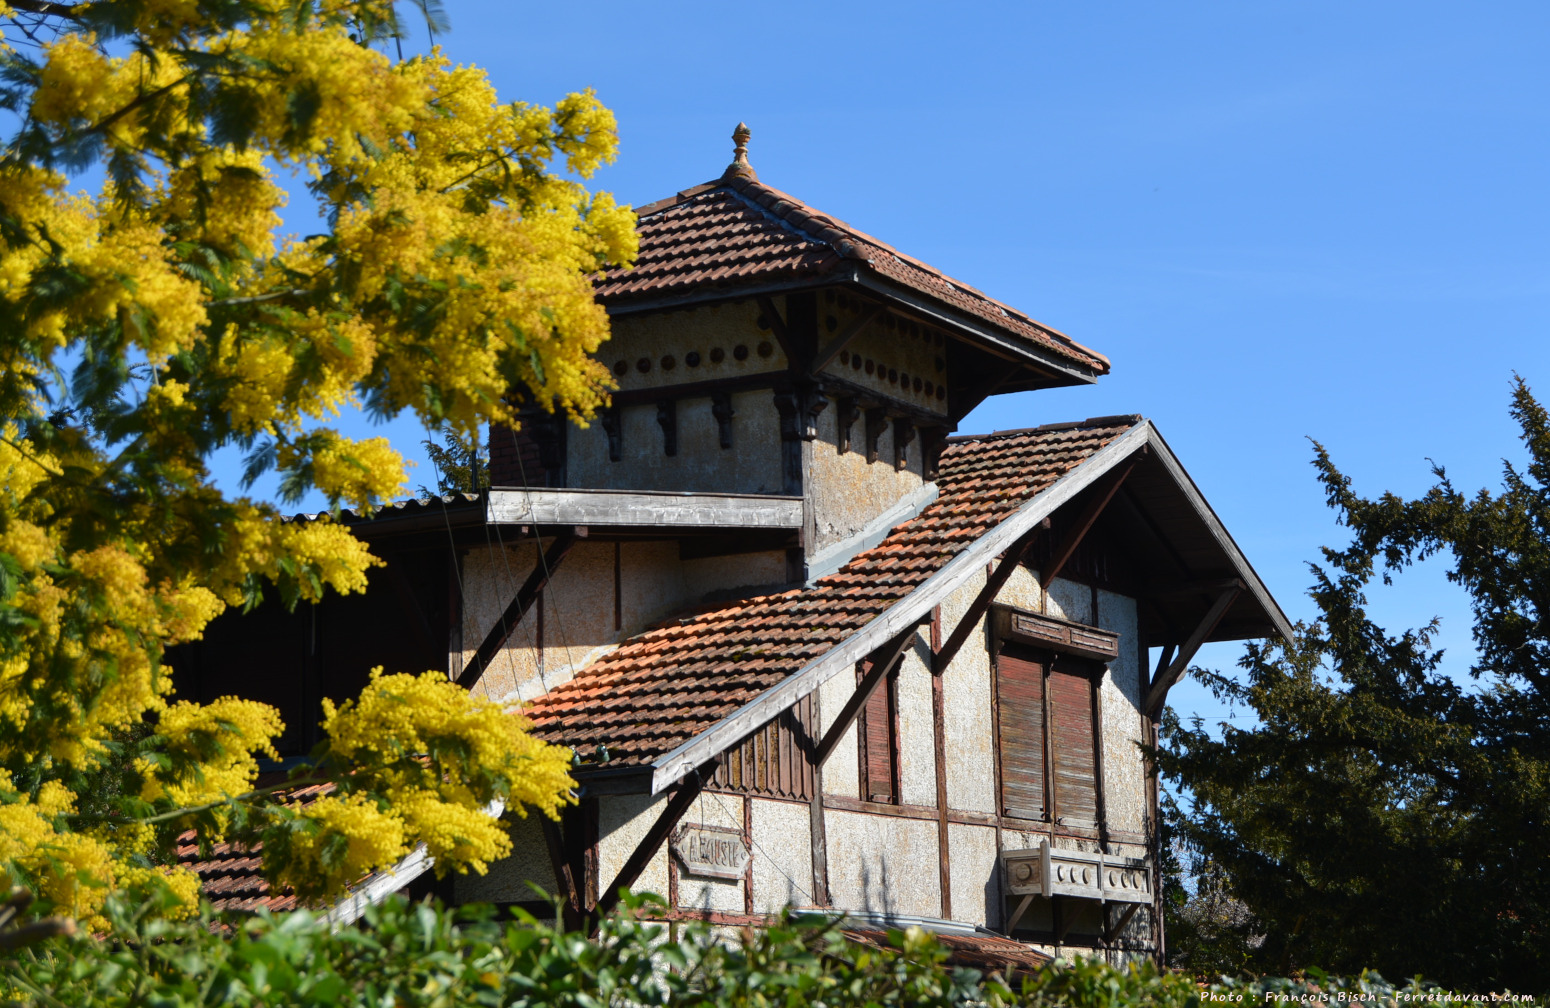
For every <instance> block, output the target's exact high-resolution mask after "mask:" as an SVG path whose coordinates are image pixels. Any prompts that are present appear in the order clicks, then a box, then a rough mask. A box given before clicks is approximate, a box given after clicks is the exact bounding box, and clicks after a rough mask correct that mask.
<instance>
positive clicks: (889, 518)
mask: <svg viewBox="0 0 1550 1008" xmlns="http://www.w3.org/2000/svg"><path fill="white" fill-rule="evenodd" d="M938 493H939V491H938V489H937V485H936V484H935V483H927V484H925V485H924V486H922V487H921V488H920V489H919V490H916V491H915V492H914V493H912V494H910V495H909V496H908V497H906V498H904V499H903V500H901V501H899V503H897V504H895V505H894V506H893V507H891V508H889V509H888V510H887V511H884V512H883V513H882V514H880V515H878V516H877V517H876V518H873V519H872V520H871V521H869V522H867V524H866V527H865V528H863V529H862V530H861V531H860V532H857V533H856V534H855V535H852V536H850V537H848V538H846V539H842V540H840V541H839V542H837V543H835V544H834V545H832V546H829V547H827V548H825V549H823V550H820V551H819V552H817V553H815V554H813V556H812V558H811V559H810V560H808V561H807V585H808V587H809V588H811V587H812V586H813V583H814V582H815V581H817V580H818V579H819V578H822V577H828V576H829V575H830V574H833V573H834V572H835V571H837V570H839V569H840V568H841V567H843V566H845V565H846V564H847V563H849V562H850V558H851V557H853V556H855V555H856V554H857V553H860V552H861V551H862V550H869V549H871V548H872V547H873V546H876V545H877V544H878V543H880V542H882V541H883V540H884V539H886V538H888V533H890V532H892V531H893V530H894V529H895V528H896V527H898V526H899V525H902V524H904V523H905V522H907V521H909V520H910V519H912V518H915V517H917V516H919V514H920V513H921V512H922V511H924V510H925V509H926V508H927V506H929V505H930V504H931V502H932V501H934V500H936V498H937V494H938Z"/></svg>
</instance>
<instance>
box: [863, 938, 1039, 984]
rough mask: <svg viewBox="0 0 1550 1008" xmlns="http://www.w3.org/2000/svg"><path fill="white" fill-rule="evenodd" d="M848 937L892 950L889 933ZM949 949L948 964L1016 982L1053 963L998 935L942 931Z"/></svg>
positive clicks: (945, 946)
mask: <svg viewBox="0 0 1550 1008" xmlns="http://www.w3.org/2000/svg"><path fill="white" fill-rule="evenodd" d="M845 937H847V938H849V939H850V940H851V941H854V942H858V943H860V944H862V945H870V946H872V947H873V948H879V949H887V948H892V947H893V946H891V945H890V944H889V943H888V932H887V931H878V930H875V929H872V928H846V929H845ZM935 938H936V940H937V941H938V942H940V943H941V945H942V947H943V948H945V949H947V950H948V953H949V955H948V957H947V961H948V963H949V964H950V965H954V966H971V967H973V968H974V969H977V970H980V971H981V972H983V973H989V972H991V971H993V970H994V971H998V972H1000V973H1001V974H1002V976H1004V977H1006V978H1007V979H1009V980H1011V979H1015V978H1016V977H1019V976H1022V975H1023V974H1025V973H1037V972H1038V971H1039V970H1041V969H1043V968H1044V967H1045V966H1048V965H1049V964H1050V963H1052V962H1054V959H1053V957H1051V956H1047V955H1045V954H1044V953H1043V952H1039V951H1036V950H1034V949H1032V948H1029V947H1028V946H1027V945H1024V944H1023V943H1022V942H1020V941H1014V940H1013V939H1011V938H1001V937H997V936H996V935H982V934H974V935H968V934H954V933H953V932H943V933H941V934H937V935H936V936H935Z"/></svg>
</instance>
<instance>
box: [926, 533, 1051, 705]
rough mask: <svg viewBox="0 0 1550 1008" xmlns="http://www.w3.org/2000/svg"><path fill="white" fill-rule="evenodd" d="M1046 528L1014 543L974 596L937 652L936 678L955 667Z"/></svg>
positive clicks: (935, 656)
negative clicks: (956, 659) (960, 651)
mask: <svg viewBox="0 0 1550 1008" xmlns="http://www.w3.org/2000/svg"><path fill="white" fill-rule="evenodd" d="M1045 528H1046V524H1045V523H1042V522H1041V523H1040V524H1038V525H1035V526H1034V527H1033V528H1032V529H1029V530H1028V533H1027V534H1026V535H1024V536H1023V537H1022V538H1021V539H1019V540H1017V542H1015V543H1013V544H1012V548H1011V549H1009V550H1007V551H1006V553H1005V554H1004V555H1003V556H1002V557H1001V563H1000V565H999V566H998V567H996V569H995V571H994V572H992V573H991V575H990V577H988V578H986V579H985V587H983V588H981V589H980V593H979V594H978V595H976V596H974V601H973V602H970V603H969V608H968V611H966V612H965V613H964V614H963V618H962V619H960V620H959V621H958V625H957V626H955V627H954V628H953V632H952V636H950V637H948V638H947V640H946V641H944V642H943V643H942V646H941V647H940V648H938V649H937V652H936V654H935V655H933V656H932V658H931V672H932V674H933V675H941V674H942V673H943V672H944V671H945V670H946V669H947V666H948V665H949V664H951V663H952V660H953V655H955V654H957V653H958V649H959V648H961V647H963V645H964V642H965V641H967V640H968V639H969V635H970V634H972V633H973V632H974V631H975V630H977V629H979V626H980V619H981V617H983V616H984V615H985V610H986V609H988V608H990V603H992V602H994V601H995V600H996V596H997V595H999V594H1001V589H1002V588H1003V587H1005V585H1006V582H1007V580H1008V579H1009V578H1011V576H1012V574H1013V572H1014V571H1016V570H1017V565H1018V564H1020V563H1022V560H1023V554H1025V553H1027V552H1028V547H1030V546H1032V545H1033V542H1034V540H1035V539H1037V538H1038V536H1039V534H1040V533H1042V532H1043V531H1044V530H1045Z"/></svg>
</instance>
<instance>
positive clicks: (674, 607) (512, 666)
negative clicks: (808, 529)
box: [462, 539, 785, 702]
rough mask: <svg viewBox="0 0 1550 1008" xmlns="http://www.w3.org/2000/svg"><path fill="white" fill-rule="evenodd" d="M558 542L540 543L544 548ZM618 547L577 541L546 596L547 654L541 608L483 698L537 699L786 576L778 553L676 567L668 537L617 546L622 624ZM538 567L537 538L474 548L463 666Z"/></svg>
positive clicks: (515, 637) (482, 688)
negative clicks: (650, 632)
mask: <svg viewBox="0 0 1550 1008" xmlns="http://www.w3.org/2000/svg"><path fill="white" fill-rule="evenodd" d="M552 542H553V540H550V539H545V540H544V541H543V543H542V544H541V545H542V547H543V548H544V549H548V548H549V546H550V545H551V544H552ZM614 549H615V544H614V543H611V542H581V543H578V544H577V545H576V546H575V548H573V549H572V550H571V551H570V553H569V554H568V555H567V556H566V557H565V559H564V561H563V562H562V563H561V564H560V566H559V568H558V570H556V571H555V572H554V577H553V578H552V579H551V580H550V582H549V585H548V587H547V588H545V589H544V592H543V597H542V606H543V623H544V635H543V648H542V649H541V650H540V649H539V648H538V646H537V644H538V622H539V616H538V610H539V606H537V605H535V606H533V608H532V609H530V610H529V611H528V612H527V614H526V615H525V616H523V618H522V621H521V622H520V623H519V624H517V626H516V628H515V629H514V630H513V631H512V634H511V636H510V637H509V638H508V639H507V642H506V646H505V648H504V649H503V650H502V651H501V652H500V653H499V654H498V655H497V656H496V658H495V660H494V661H493V662H491V664H490V668H489V670H488V671H487V672H486V673H485V674H484V676H483V677H482V678H481V679H480V681H479V684H478V685H477V686H476V687H475V689H476V690H477V691H478V692H481V693H483V694H485V695H487V696H489V697H491V698H493V699H496V700H502V701H508V702H509V701H511V700H515V699H523V700H527V699H531V698H533V697H535V696H538V695H539V694H541V693H542V692H544V691H545V690H548V689H553V688H554V687H555V686H558V685H559V684H560V683H563V682H566V681H567V680H569V679H570V678H571V676H572V675H574V673H575V670H576V669H578V668H581V667H584V666H585V665H586V664H587V663H588V662H590V661H592V660H594V659H595V658H596V657H597V655H598V653H599V651H600V650H601V649H603V648H606V647H608V646H611V645H613V644H616V643H618V642H619V641H620V640H623V639H624V638H626V637H629V636H631V635H632V634H636V633H639V632H640V631H641V630H642V629H643V628H644V627H646V626H648V625H650V624H652V623H655V622H657V621H658V620H661V619H663V618H665V617H667V616H669V615H670V614H672V613H674V612H677V611H679V610H681V609H683V608H684V607H685V606H689V605H694V604H696V603H698V602H700V601H701V600H702V599H703V598H704V597H705V596H706V595H708V594H710V593H712V592H719V591H728V590H732V589H734V588H737V587H740V586H742V585H745V584H754V585H769V584H775V583H779V582H780V581H782V580H784V576H785V555H784V554H783V553H779V552H764V553H757V554H745V555H739V556H734V557H715V558H706V559H702V560H693V561H688V562H680V560H679V558H678V544H677V543H676V542H673V541H671V540H656V541H653V540H647V541H643V542H626V543H620V544H618V549H619V616H620V620H619V626H618V627H617V628H616V627H615V625H614ZM537 562H538V549H537V547H535V545H534V544H533V542H532V540H531V539H529V540H525V541H518V542H514V543H509V544H508V545H507V546H506V548H505V550H504V551H502V550H501V548H500V547H498V546H497V547H495V548H493V549H491V548H485V549H475V550H471V551H469V553H468V554H467V556H466V557H465V559H464V563H463V593H464V603H463V659H462V660H463V662H464V663H465V664H466V663H467V662H469V661H472V659H473V656H474V653H475V652H476V651H477V650H478V647H479V643H480V642H481V641H482V640H484V636H485V634H487V633H488V632H489V631H490V628H491V627H493V626H494V625H495V623H496V621H497V620H498V619H499V618H500V616H501V614H502V613H503V612H504V611H505V608H506V606H507V604H508V603H509V602H510V601H511V599H512V598H514V597H516V594H517V591H518V589H519V588H521V586H522V583H523V582H524V581H525V580H526V579H527V576H528V574H529V573H530V572H531V571H532V569H533V566H534V565H535V564H536V563H537ZM745 579H746V580H745Z"/></svg>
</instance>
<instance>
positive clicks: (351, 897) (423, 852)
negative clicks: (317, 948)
mask: <svg viewBox="0 0 1550 1008" xmlns="http://www.w3.org/2000/svg"><path fill="white" fill-rule="evenodd" d="M482 811H483V812H484V814H485V815H487V816H490V817H491V818H494V819H499V818H500V816H501V813H502V812H505V811H506V803H505V802H504V801H501V800H500V799H499V798H497V799H496V800H495V801H492V802H490V804H488V805H486V806H485V807H484V808H483V809H482ZM435 866H436V859H435V858H433V857H431V855H430V851H428V850H427V849H426V847H425V845H424V844H420V845H419V846H418V847H416V848H415V849H414V850H412V851H410V852H409V853H408V855H407V856H405V857H404V859H403V860H402V861H400V862H398V863H397V864H396V865H394V866H393V867H391V868H385V869H383V870H382V871H375V872H372V873H371V874H370V875H367V876H366V877H365V878H364V879H362V880H361V881H359V882H357V883H356V884H355V885H353V886H351V887H350V892H349V894H348V895H346V896H344V897H343V898H342V899H340V900H339V901H338V902H337V903H335V904H334V905H333V906H331V907H329V908H328V910H327V911H326V912H325V913H324V914H323V915H322V918H323V920H325V921H327V922H328V925H329V927H330V928H331V929H332V930H334V931H338V930H339V929H340V928H343V927H348V926H349V925H351V924H354V923H355V922H356V921H357V920H360V917H361V915H362V914H364V913H365V912H366V908H367V907H369V906H372V905H373V904H376V903H381V902H382V901H383V900H385V899H387V898H388V897H389V896H391V895H393V894H394V893H396V892H398V890H400V889H402V888H403V887H404V886H406V885H408V884H409V883H411V882H413V881H414V880H415V879H417V878H419V877H420V876H421V875H424V874H425V873H426V872H427V871H429V870H430V869H431V868H434V867H435Z"/></svg>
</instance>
